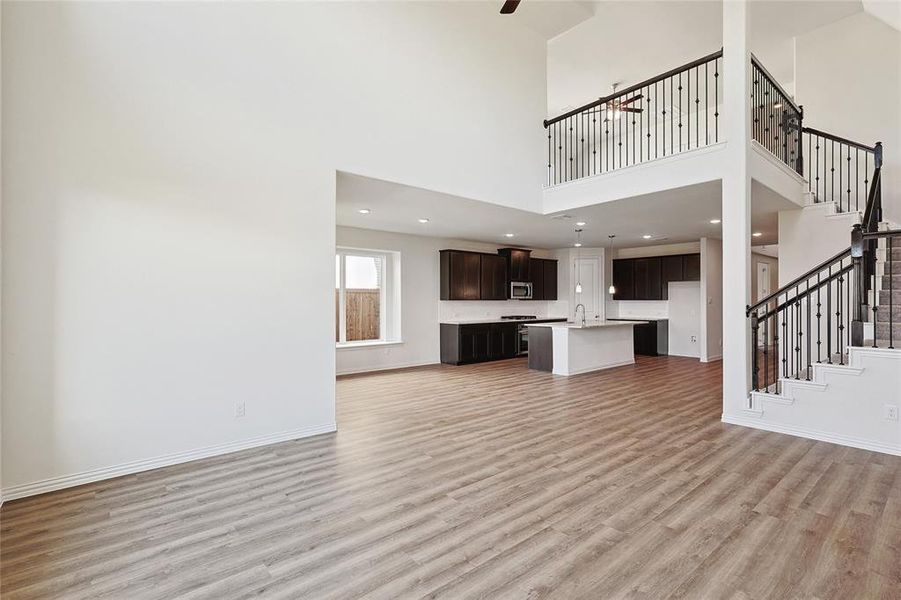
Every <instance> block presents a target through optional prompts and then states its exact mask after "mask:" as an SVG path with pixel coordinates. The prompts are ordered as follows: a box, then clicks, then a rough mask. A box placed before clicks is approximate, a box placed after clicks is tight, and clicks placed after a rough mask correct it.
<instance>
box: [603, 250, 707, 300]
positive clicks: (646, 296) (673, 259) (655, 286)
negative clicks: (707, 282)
mask: <svg viewBox="0 0 901 600" xmlns="http://www.w3.org/2000/svg"><path fill="white" fill-rule="evenodd" d="M700 279H701V255H700V254H678V255H673V256H647V257H641V258H623V259H616V260H614V261H613V286H614V287H615V288H616V292H615V293H614V294H613V299H614V300H667V299H668V298H669V284H670V282H672V281H700Z"/></svg>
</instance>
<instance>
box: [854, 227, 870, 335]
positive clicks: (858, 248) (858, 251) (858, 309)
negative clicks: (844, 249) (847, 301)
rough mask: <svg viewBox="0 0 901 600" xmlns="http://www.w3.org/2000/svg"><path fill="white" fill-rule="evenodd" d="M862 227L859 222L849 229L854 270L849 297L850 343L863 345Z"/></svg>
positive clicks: (864, 285) (864, 290)
mask: <svg viewBox="0 0 901 600" xmlns="http://www.w3.org/2000/svg"><path fill="white" fill-rule="evenodd" d="M864 254H865V248H864V239H863V229H862V228H861V226H860V224H857V225H854V228H853V229H852V230H851V264H852V267H853V271H854V297H853V298H852V299H851V310H852V313H851V319H852V320H851V345H852V346H863V304H864V300H865V297H866V293H867V292H866V282H865V279H866V277H865V275H864V271H863V263H864Z"/></svg>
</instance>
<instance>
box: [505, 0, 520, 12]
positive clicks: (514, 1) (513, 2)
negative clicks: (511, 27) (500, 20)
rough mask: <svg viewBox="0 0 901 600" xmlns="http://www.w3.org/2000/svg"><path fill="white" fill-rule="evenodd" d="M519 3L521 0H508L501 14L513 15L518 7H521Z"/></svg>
mask: <svg viewBox="0 0 901 600" xmlns="http://www.w3.org/2000/svg"><path fill="white" fill-rule="evenodd" d="M519 2H520V0H507V1H506V2H504V5H503V6H502V7H501V14H502V15H512V14H513V11H514V10H516V7H517V6H519Z"/></svg>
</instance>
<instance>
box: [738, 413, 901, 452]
mask: <svg viewBox="0 0 901 600" xmlns="http://www.w3.org/2000/svg"><path fill="white" fill-rule="evenodd" d="M722 421H723V423H728V424H730V425H741V426H743V427H753V428H754V429H763V430H764V431H772V432H774V433H784V434H786V435H793V436H795V437H802V438H807V439H809V440H817V441H820V442H829V443H830V444H838V445H840V446H850V447H852V448H860V449H862V450H871V451H873V452H882V453H883V454H893V455H895V456H901V446H890V445H887V444H880V443H878V442H871V441H868V440H861V439H858V438H854V437H849V436H845V435H839V434H835V433H829V432H826V431H819V430H816V429H806V428H802V427H794V426H788V425H779V424H776V423H772V422H767V421H764V420H762V419H758V418H753V417H742V416H738V415H726V414H723V418H722Z"/></svg>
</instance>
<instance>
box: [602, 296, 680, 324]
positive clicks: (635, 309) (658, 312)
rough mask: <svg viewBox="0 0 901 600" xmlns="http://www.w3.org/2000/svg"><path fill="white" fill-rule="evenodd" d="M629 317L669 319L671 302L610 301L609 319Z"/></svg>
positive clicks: (608, 305) (608, 302)
mask: <svg viewBox="0 0 901 600" xmlns="http://www.w3.org/2000/svg"><path fill="white" fill-rule="evenodd" d="M629 317H653V318H657V319H668V318H669V302H667V301H666V300H608V301H607V318H608V319H615V318H620V319H625V318H629Z"/></svg>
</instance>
